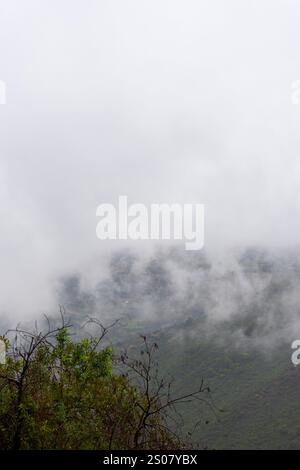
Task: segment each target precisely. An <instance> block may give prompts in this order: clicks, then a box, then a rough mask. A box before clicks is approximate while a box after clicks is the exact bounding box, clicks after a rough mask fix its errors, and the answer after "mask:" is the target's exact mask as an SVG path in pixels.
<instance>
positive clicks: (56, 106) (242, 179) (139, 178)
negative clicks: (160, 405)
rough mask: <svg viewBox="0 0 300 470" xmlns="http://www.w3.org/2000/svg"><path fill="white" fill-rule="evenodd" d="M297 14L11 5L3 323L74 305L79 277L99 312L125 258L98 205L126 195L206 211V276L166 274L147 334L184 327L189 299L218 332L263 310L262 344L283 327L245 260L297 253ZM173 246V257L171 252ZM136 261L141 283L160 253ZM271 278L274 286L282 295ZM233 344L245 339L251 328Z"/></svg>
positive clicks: (1, 30) (1, 246) (4, 32)
mask: <svg viewBox="0 0 300 470" xmlns="http://www.w3.org/2000/svg"><path fill="white" fill-rule="evenodd" d="M299 14H300V5H299V2H297V1H296V0H295V1H288V0H284V1H283V0H282V1H281V0H276V1H271V0H264V1H260V2H258V1H250V0H248V1H243V2H239V1H237V0H236V1H233V0H229V1H227V2H226V3H225V2H223V1H221V0H213V1H208V0H203V1H200V2H199V1H196V0H189V1H188V2H182V1H178V0H172V1H171V0H163V1H157V0H152V1H151V2H148V1H145V0H129V1H127V2H123V1H121V0H110V1H105V0H103V1H101V2H99V1H93V0H91V1H89V3H88V5H86V4H83V3H82V2H79V1H74V0H73V1H71V0H62V1H57V0H54V1H53V0H52V1H51V2H50V1H48V0H44V2H42V3H41V2H38V1H37V0H35V1H33V0H28V1H27V2H26V4H25V3H24V4H22V3H21V2H19V1H16V0H11V1H10V2H5V1H3V0H0V37H1V40H0V79H1V80H3V81H4V82H5V83H6V92H7V102H6V104H5V105H1V106H0V155H1V157H0V182H1V184H0V194H1V204H0V213H1V221H2V224H1V227H2V230H1V235H0V253H1V267H0V273H1V280H2V282H1V288H0V315H1V316H2V317H3V318H6V317H9V319H10V320H12V321H15V320H20V319H28V318H34V317H35V316H36V315H39V314H40V313H41V312H44V311H47V312H53V311H55V310H57V306H58V303H59V302H61V301H65V302H66V303H67V304H68V303H69V302H70V300H69V297H70V296H68V295H66V293H65V290H66V283H67V284H68V282H69V281H68V279H72V278H73V279H76V278H77V279H80V282H81V283H83V286H85V285H86V286H85V287H83V290H84V291H86V292H87V293H88V294H87V295H89V296H90V297H86V298H85V300H84V301H83V304H82V305H81V307H82V308H83V309H84V310H89V309H91V310H92V311H94V310H93V308H96V307H99V305H100V304H99V302H100V300H99V298H100V297H99V296H100V294H99V292H98V291H97V292H98V293H97V294H96V293H95V291H94V289H99V284H101V286H102V291H101V289H100V292H102V296H103V297H104V298H105V295H104V292H103V289H104V286H105V282H106V283H107V282H108V283H109V282H110V281H109V279H111V275H112V274H111V263H113V260H114V256H115V255H114V253H115V252H118V253H119V250H121V251H122V253H123V252H124V250H125V251H126V250H127V249H128V250H131V249H132V247H131V246H127V245H126V243H125V244H124V243H123V244H122V245H121V243H119V242H117V241H116V242H109V243H108V242H107V243H106V242H103V241H100V240H98V239H97V238H96V224H97V219H96V208H97V206H98V205H99V204H101V203H105V202H109V203H112V204H116V203H117V199H118V196H119V195H121V194H124V195H127V196H128V199H129V201H130V202H131V203H144V204H150V203H176V202H178V203H200V204H204V205H205V217H206V224H205V256H206V257H207V260H208V261H207V262H208V263H209V264H210V265H211V266H212V268H211V269H210V270H209V273H210V274H208V270H204V269H200V270H198V272H197V274H195V272H194V274H193V276H191V273H190V268H188V267H186V266H185V265H184V262H183V261H182V263H183V265H182V264H180V263H179V264H178V263H175V264H174V261H173V260H172V258H170V259H169V260H168V259H167V260H166V261H164V263H165V264H166V267H165V269H166V272H167V273H168V274H166V289H167V286H168V282H170V283H171V284H170V285H172V286H173V287H172V288H171V287H170V289H169V290H168V289H167V290H166V291H165V292H163V293H162V297H164V298H166V299H168V300H166V301H165V303H164V304H163V303H162V301H161V300H159V301H158V300H155V298H153V295H150V294H149V296H148V297H147V296H146V299H145V301H144V302H143V308H142V309H140V310H142V311H141V312H140V315H141V317H140V318H141V319H142V321H144V320H143V319H145V321H155V318H156V315H157V310H161V309H162V308H163V307H164V308H165V310H166V312H170V311H171V310H172V311H173V317H172V318H173V319H174V320H175V319H177V318H179V317H180V315H182V314H183V313H182V308H180V305H181V306H182V305H183V304H182V303H180V302H185V305H186V309H185V310H186V311H188V312H190V311H191V310H193V309H194V310H197V311H200V310H201V309H202V310H203V311H204V310H205V311H206V312H209V318H210V322H211V323H213V324H216V323H218V324H219V323H220V322H221V323H220V324H223V323H222V322H224V321H225V322H226V319H227V318H230V319H232V318H235V320H236V321H237V324H238V323H239V318H237V316H238V313H237V309H238V308H239V307H241V305H242V309H243V311H249V309H250V310H251V308H252V307H251V306H252V300H253V299H255V298H256V297H258V298H259V299H260V300H257V302H258V305H259V308H260V310H262V309H261V305H266V304H267V306H268V307H267V311H268V312H267V313H266V314H265V324H266V325H269V327H266V330H264V331H265V336H269V335H271V334H272V335H273V336H272V337H274V335H275V336H277V333H278V331H279V330H280V329H281V331H282V325H281V323H280V322H281V320H280V321H279V320H278V321H275V320H274V319H276V318H278V315H277V314H276V312H275V310H276V309H275V306H274V303H273V301H274V299H273V298H272V301H271V300H270V298H269V297H266V298H265V297H264V295H265V292H266V291H265V289H267V286H269V283H270V282H271V281H270V279H268V278H267V275H261V274H259V275H257V276H256V277H255V276H252V277H255V279H252V280H250V275H245V273H244V271H243V270H242V268H241V265H240V256H241V255H240V253H242V252H245V250H247V249H248V248H249V247H256V248H257V249H260V250H267V251H270V252H271V253H272V256H273V255H274V256H275V257H276V256H279V257H281V256H282V255H281V254H282V253H289V254H285V255H283V259H282V258H280V262H279V261H275V264H276V266H279V265H280V266H282V263H283V264H284V263H286V264H287V265H289V261H287V260H291V258H293V257H294V256H296V255H291V254H290V253H296V254H297V253H298V245H299V241H298V239H299V228H300V212H299V210H300V198H299V177H300V163H299V158H298V150H299V143H300V142H299V138H300V134H299V121H300V106H297V105H293V104H292V99H291V86H292V83H293V82H294V81H295V80H297V79H298V78H299V74H300V54H299V41H300V32H299V27H298V23H299ZM169 249H171V248H170V247H168V246H167V244H164V245H163V247H162V248H161V249H160V250H161V251H159V253H160V257H161V258H163V259H165V257H166V256H167V255H166V253H169V251H168V250H169ZM180 249H181V250H182V256H183V257H184V256H186V255H185V253H184V247H183V246H182V247H181V248H180ZM180 249H179V250H180ZM134 250H135V251H136V254H135V255H134V256H135V257H136V258H137V259H140V260H141V261H140V268H138V267H136V264H134V266H135V268H134V270H133V272H135V271H136V270H137V273H140V272H143V269H144V267H145V266H148V265H149V263H151V261H149V259H150V260H151V259H153V258H155V259H156V258H157V247H156V246H153V244H152V243H151V242H149V243H147V244H143V245H142V244H138V243H137V244H136V245H135V246H134ZM145 251H146V254H145V253H144V252H145ZM279 253H280V255H279ZM128 256H129V255H128ZM144 256H146V261H145V260H144ZM199 256H201V254H199ZM297 256H298V255H297ZM151 257H152V258H151ZM195 257H196V258H197V257H198V254H197V255H195ZM192 262H193V261H192V257H189V262H188V263H192ZM135 263H138V262H135ZM215 266H217V267H218V268H215ZM147 269H150V268H149V266H148V268H147ZM153 269H155V268H153ZM285 269H286V270H288V269H290V268H289V267H288V266H287V267H286V268H285ZM139 270H140V271H139ZM194 271H195V270H194ZM275 271H276V273H277V274H274V273H273V272H272V282H273V281H274V276H275V278H276V280H277V281H278V282H279V281H280V282H283V281H284V278H285V274H284V275H281V276H282V277H280V274H278V272H277V271H278V270H277V268H276V269H275ZM130 272H131V271H130ZM218 272H222V273H223V274H222V282H221V283H218V282H217V281H216V278H217V277H218V276H219V274H216V273H218ZM230 272H234V274H233V275H232V277H231V278H230V276H229V274H228V273H230ZM285 272H286V271H284V273H285ZM225 273H227V274H226V276H227V275H228V276H229V278H228V281H226V282H225V281H224V276H225ZM135 275H136V276H137V274H135ZM145 276H146V277H145V278H144V281H143V277H142V280H141V281H140V282H144V284H145V285H146V286H148V287H147V288H149V289H150V288H151V282H152V281H151V279H150V278H151V276H150V278H149V276H148V275H147V271H146V274H145ZM147 276H148V277H147ZM170 276H171V279H172V281H168V280H167V279H169V277H170ZM226 276H225V277H226ZM297 276H298V274H297V275H296V274H295V272H292V273H291V274H290V277H289V278H288V279H289V280H290V285H289V287H286V289H283V290H282V291H280V292H281V294H280V302H282V304H283V306H282V310H283V311H286V312H287V315H288V317H289V318H290V319H291V320H289V321H288V322H286V323H287V326H286V328H287V331H286V337H289V334H290V330H291V329H292V328H293V327H295V325H296V324H297V314H296V310H297V301H298V296H297V291H296V286H297V281H298V277H297ZM269 277H270V276H269ZM199 278H201V279H202V283H200V281H199ZM230 279H231V281H230ZM73 282H75V284H76V281H73ZM130 282H133V283H134V281H130V280H128V283H130ZM280 282H279V283H280ZM149 283H150V287H149ZM61 286H64V287H61ZM174 286H180V288H179V287H177V288H175V287H174ZM188 286H192V287H188ZM201 286H202V287H201ZM212 286H213V287H212ZM81 288H82V287H81ZM70 289H71V291H70V292H71V293H72V292H73V294H74V292H76V289H75V291H72V283H71V287H70ZM152 289H155V286H152ZM185 289H189V290H188V292H189V294H188V295H187V294H186V290H185ZM201 289H202V291H201ZM210 289H215V290H214V292H210ZM104 290H105V289H104ZM107 290H108V291H109V287H107ZM195 290H196V291H197V293H195ZM199 291H200V293H201V292H202V293H203V296H202V297H205V298H207V296H208V298H209V300H207V302H206V303H205V305H203V303H201V305H200V304H199V298H200V297H199V295H200V294H199ZM204 291H205V296H204ZM112 292H114V291H113V290H112ZM190 292H194V296H195V298H196V300H195V305H196V307H195V305H193V304H192V300H191V295H190ZM207 292H209V294H208V293H207ZM64 295H65V297H64ZM107 295H108V296H109V294H107ZM132 295H134V294H132ZM213 297H215V298H216V299H217V300H216V302H215V303H214V302H213V301H212V299H213ZM240 297H242V298H240ZM95 298H96V300H95ZM250 298H251V299H252V300H251V301H250V300H249V299H250ZM93 299H94V300H93ZM187 299H189V302H188V303H187ZM197 299H198V300H197ZM127 300H128V299H127V298H126V299H125V301H127ZM277 300H278V299H277ZM74 302H75V301H74ZM92 302H95V303H94V304H93V303H92ZM100 303H101V309H100V311H101V312H102V313H101V314H103V315H105V311H106V312H112V311H113V309H114V308H115V309H116V311H115V314H117V313H120V309H119V307H118V306H117V305H116V304H117V301H116V300H115V301H114V300H113V299H111V300H106V303H105V302H104V301H101V302H100ZM93 305H94V307H93ZM125 305H126V304H125ZM284 306H285V307H284ZM69 307H70V310H71V311H72V309H74V308H75V306H74V305H73V306H72V305H69ZM77 307H78V304H77ZM166 318H171V317H170V315H169V314H168V313H166ZM280 318H281V317H280ZM295 322H296V323H295ZM254 323H255V322H254ZM259 325H260V324H259V321H257V322H256V323H255V324H254V326H252V332H253V334H254V332H255V331H259V329H260V328H259ZM271 325H273V326H272V327H271ZM274 325H275V326H274ZM250 329H251V328H250ZM274 329H275V332H274V331H273V330H274ZM237 335H238V336H239V335H241V337H242V338H244V337H246V336H247V332H245V328H240V329H239V328H238V329H237ZM248 336H249V335H248Z"/></svg>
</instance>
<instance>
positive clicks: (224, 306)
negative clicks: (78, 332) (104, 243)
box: [56, 247, 300, 351]
mask: <svg viewBox="0 0 300 470" xmlns="http://www.w3.org/2000/svg"><path fill="white" fill-rule="evenodd" d="M107 263H108V266H107V269H106V274H105V276H104V277H103V276H102V279H101V281H99V282H94V284H93V285H88V283H86V282H85V281H84V278H85V276H84V274H83V273H82V274H80V273H78V274H74V275H72V274H71V275H67V276H64V277H63V278H61V279H60V281H59V283H58V288H57V294H56V295H57V301H58V302H59V303H60V304H62V305H63V306H64V307H65V308H66V311H67V312H68V313H69V314H70V315H71V318H72V322H75V324H77V325H78V326H79V325H80V324H81V323H82V322H83V320H84V318H85V316H93V317H97V318H100V319H101V320H102V321H106V322H110V321H111V320H116V319H120V321H121V325H122V328H119V329H121V330H122V329H123V333H122V332H121V336H122V334H126V335H130V334H137V332H138V331H139V332H144V331H155V330H157V329H158V330H159V329H160V328H165V329H166V330H168V328H169V327H174V326H175V327H176V330H175V331H176V332H175V338H176V340H180V338H181V339H184V338H185V339H192V340H193V341H194V342H196V343H197V341H198V342H201V338H203V337H206V338H207V339H210V340H212V341H213V342H216V343H217V344H223V345H226V346H228V345H229V344H230V345H231V346H232V347H236V348H239V349H244V348H259V349H260V350H264V351H268V350H270V349H272V348H274V347H276V346H278V345H282V344H288V343H289V344H290V343H291V341H293V339H295V338H296V336H297V334H298V332H299V334H300V315H299V300H300V299H299V281H300V252H299V251H297V250H294V251H293V250H277V251H275V250H274V251H272V250H265V249H258V248H249V249H244V250H232V251H231V252H230V253H228V254H227V255H226V256H224V257H222V258H220V257H213V256H210V255H208V254H207V253H206V252H205V251H201V252H193V253H191V252H186V251H184V250H183V249H182V248H177V247H172V248H168V249H162V248H159V249H157V250H156V251H154V252H152V254H151V255H149V254H148V255H147V256H146V255H145V256H144V255H143V254H142V253H141V252H140V251H133V250H132V251H127V250H122V251H118V252H116V253H114V254H112V255H111V256H110V258H109V260H108V261H107ZM131 325H134V326H135V328H134V330H133V331H132V330H131ZM173 334H174V333H173Z"/></svg>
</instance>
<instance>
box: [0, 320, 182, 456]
mask: <svg viewBox="0 0 300 470" xmlns="http://www.w3.org/2000/svg"><path fill="white" fill-rule="evenodd" d="M8 347H9V354H8V358H7V363H6V365H2V366H0V448H1V449H12V448H14V449H130V448H136V443H137V442H140V444H139V446H140V447H141V448H142V447H145V448H172V447H174V446H175V443H174V440H173V438H172V437H171V433H170V432H169V431H168V430H167V427H166V426H165V423H164V420H163V417H162V416H160V415H159V413H157V414H155V413H154V414H153V417H152V416H151V419H149V423H148V428H147V433H144V434H143V435H147V442H146V441H143V442H142V441H141V440H137V439H136V437H137V433H140V432H141V422H142V416H143V415H142V411H141V410H142V409H143V403H144V402H145V400H146V397H145V396H144V394H143V391H142V390H141V389H139V388H137V386H133V384H132V383H131V381H130V380H129V378H128V377H127V376H126V375H118V374H116V373H114V372H113V351H112V348H111V347H105V348H102V349H101V348H100V347H99V339H97V338H90V339H86V338H85V339H81V340H78V341H74V340H72V338H71V335H70V331H69V328H68V327H62V328H59V329H58V330H57V331H56V332H55V334H53V335H51V334H50V332H49V334H48V335H44V336H43V335H42V334H31V333H25V334H23V333H20V332H17V338H16V339H15V342H14V343H13V344H12V345H9V344H8ZM176 444H177V443H176Z"/></svg>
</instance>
